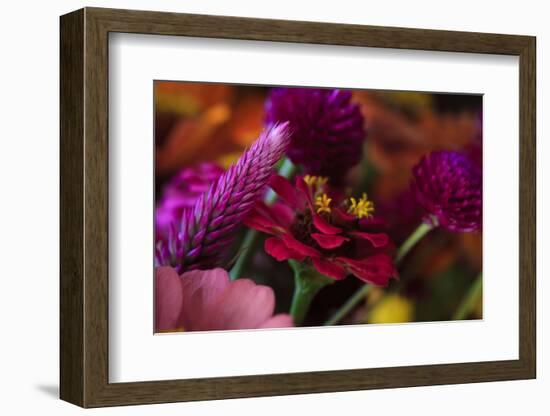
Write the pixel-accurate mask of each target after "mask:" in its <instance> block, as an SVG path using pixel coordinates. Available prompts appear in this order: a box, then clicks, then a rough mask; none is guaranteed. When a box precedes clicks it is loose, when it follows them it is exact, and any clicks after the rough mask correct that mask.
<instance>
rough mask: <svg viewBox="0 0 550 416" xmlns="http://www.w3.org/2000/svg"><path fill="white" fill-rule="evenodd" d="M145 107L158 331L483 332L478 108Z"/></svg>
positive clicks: (343, 100) (396, 104)
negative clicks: (151, 141)
mask: <svg viewBox="0 0 550 416" xmlns="http://www.w3.org/2000/svg"><path fill="white" fill-rule="evenodd" d="M154 100H155V102H154V105H155V107H154V108H155V111H154V118H155V120H154V123H155V129H154V135H155V198H156V200H155V218H154V220H155V247H154V250H155V273H154V279H155V310H154V314H155V320H154V322H155V332H157V333H158V332H162V333H166V332H170V333H171V332H184V333H186V332H190V331H219V330H234V329H241V330H242V329H257V328H284V327H319V326H324V325H327V326H335V325H350V324H389V323H404V322H429V321H451V320H465V319H481V318H482V316H483V313H482V312H483V311H482V274H481V270H482V96H481V95H472V94H449V93H424V92H413V91H410V92H407V91H379V90H349V89H331V88H310V87H307V88H305V87H272V86H250V85H233V84H221V83H191V82H179V81H178V82H175V81H174V82H172V81H155V82H154Z"/></svg>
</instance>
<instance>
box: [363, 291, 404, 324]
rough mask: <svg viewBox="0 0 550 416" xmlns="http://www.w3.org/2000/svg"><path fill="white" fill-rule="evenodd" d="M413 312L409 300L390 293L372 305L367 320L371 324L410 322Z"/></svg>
mask: <svg viewBox="0 0 550 416" xmlns="http://www.w3.org/2000/svg"><path fill="white" fill-rule="evenodd" d="M413 313H414V305H413V303H412V302H411V301H410V300H408V299H407V298H405V297H403V296H400V295H397V294H391V295H387V296H386V297H384V298H383V299H382V300H381V301H380V302H378V303H377V305H375V306H374V308H373V309H372V311H371V312H370V314H369V316H368V322H369V323H371V324H390V323H399V322H411V321H412V320H413Z"/></svg>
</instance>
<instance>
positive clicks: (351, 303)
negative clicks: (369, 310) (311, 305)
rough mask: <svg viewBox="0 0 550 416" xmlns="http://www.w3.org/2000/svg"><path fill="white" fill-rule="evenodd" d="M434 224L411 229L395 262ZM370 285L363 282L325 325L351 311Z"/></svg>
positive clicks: (335, 321)
mask: <svg viewBox="0 0 550 416" xmlns="http://www.w3.org/2000/svg"><path fill="white" fill-rule="evenodd" d="M434 227H435V226H434V225H430V224H426V223H421V224H420V225H419V226H418V227H417V228H416V230H414V231H413V233H412V234H411V235H410V236H409V238H407V240H405V242H404V243H403V244H402V245H401V247H399V250H397V255H396V256H395V264H396V265H397V264H399V263H401V261H402V260H403V258H404V257H405V256H406V255H407V253H408V252H409V251H410V250H411V249H412V248H413V247H414V246H415V245H416V243H418V241H420V240H421V239H422V237H424V236H425V235H426V234H427V233H428V232H429V231H430V230H431V229H433V228H434ZM370 287H371V286H370V285H368V284H364V285H363V286H361V287H360V288H359V289H358V290H357V291H356V292H355V293H354V294H353V295H352V297H351V298H349V300H348V301H347V302H346V303H344V305H342V306H341V307H340V308H339V309H338V310H337V311H336V313H335V314H334V315H332V317H331V318H330V319H329V320H328V321H326V322H325V325H335V324H337V323H338V322H340V321H341V320H342V319H343V318H344V317H345V316H346V315H347V314H348V313H350V312H351V310H352V309H353V308H354V307H355V306H356V305H357V304H358V303H359V302H361V301H362V300H363V299H364V298H365V296H367V294H368V293H369V290H370Z"/></svg>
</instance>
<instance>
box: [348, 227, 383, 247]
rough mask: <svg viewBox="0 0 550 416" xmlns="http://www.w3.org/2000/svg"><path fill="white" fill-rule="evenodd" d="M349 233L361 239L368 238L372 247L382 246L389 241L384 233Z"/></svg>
mask: <svg viewBox="0 0 550 416" xmlns="http://www.w3.org/2000/svg"><path fill="white" fill-rule="evenodd" d="M349 235H351V236H353V237H357V238H361V239H363V240H368V241H370V242H371V243H372V245H373V246H374V247H384V246H386V245H387V244H388V243H389V242H390V239H389V237H388V235H387V234H384V233H365V232H362V231H353V232H350V233H349Z"/></svg>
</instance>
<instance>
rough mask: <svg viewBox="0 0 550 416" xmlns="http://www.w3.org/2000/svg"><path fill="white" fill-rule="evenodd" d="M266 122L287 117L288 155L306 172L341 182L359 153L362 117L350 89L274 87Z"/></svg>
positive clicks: (269, 122)
mask: <svg viewBox="0 0 550 416" xmlns="http://www.w3.org/2000/svg"><path fill="white" fill-rule="evenodd" d="M266 113H267V115H266V121H267V123H268V124H272V123H276V122H284V121H288V122H289V124H290V129H291V132H292V137H291V143H290V146H289V147H288V150H287V156H288V157H289V159H290V160H292V162H294V163H297V164H300V165H302V166H303V167H304V170H305V173H308V174H311V175H316V176H327V177H329V178H330V180H331V182H332V183H335V182H336V183H338V182H342V180H343V179H344V178H345V176H346V174H347V173H348V171H349V169H350V168H351V167H353V166H354V165H356V164H357V163H358V162H359V161H360V160H361V157H362V145H363V140H364V139H365V135H366V133H365V130H364V128H363V124H364V119H363V116H362V114H361V111H360V109H359V106H358V105H356V104H352V103H351V92H350V91H346V90H335V89H320V88H274V89H272V90H271V92H270V95H269V97H268V100H267V102H266Z"/></svg>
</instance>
